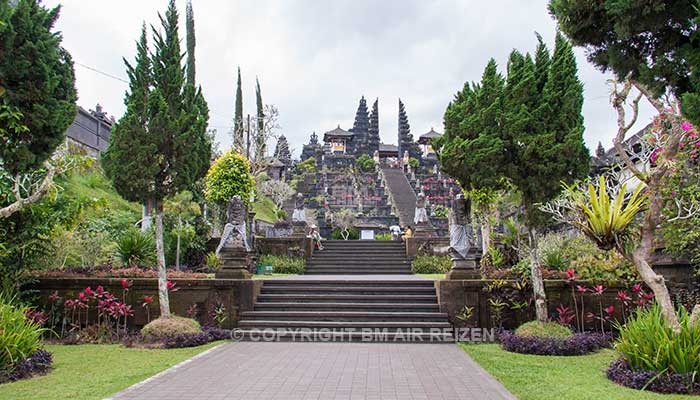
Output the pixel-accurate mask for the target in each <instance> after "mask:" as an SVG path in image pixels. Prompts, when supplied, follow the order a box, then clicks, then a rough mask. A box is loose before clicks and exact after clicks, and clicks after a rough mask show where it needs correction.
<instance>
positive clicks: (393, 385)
mask: <svg viewBox="0 0 700 400" xmlns="http://www.w3.org/2000/svg"><path fill="white" fill-rule="evenodd" d="M113 399H115V400H116V399H151V400H176V399H189V400H194V399H251V400H252V399H256V400H257V399H285V400H295V399H297V400H304V399H321V400H332V399H345V400H354V399H367V400H372V399H376V400H380V399H395V400H399V399H426V400H427V399H474V400H491V399H515V397H514V396H513V395H512V394H510V393H509V392H508V391H506V389H505V388H504V387H503V386H502V385H501V384H500V383H498V382H497V381H496V380H495V379H494V378H493V377H491V376H490V375H489V374H487V373H486V371H484V370H483V369H482V368H481V367H479V366H478V365H477V364H476V363H475V362H474V361H472V360H471V359H470V358H469V357H468V356H467V354H466V353H464V351H462V349H460V348H459V347H458V346H456V345H453V344H393V343H392V344H388V343H254V342H238V343H226V344H224V345H221V346H219V347H216V348H214V349H213V350H211V351H209V352H206V354H203V355H200V356H198V357H195V358H194V359H191V360H189V361H187V362H185V363H184V364H181V365H179V366H176V367H174V368H172V369H170V370H167V371H165V372H163V373H161V374H159V375H156V376H155V377H153V378H150V379H148V380H146V381H144V382H142V383H140V384H137V385H135V386H132V387H131V388H129V389H126V390H124V391H122V392H120V393H117V394H116V395H115V396H114V397H113Z"/></svg>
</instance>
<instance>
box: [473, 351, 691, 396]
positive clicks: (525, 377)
mask: <svg viewBox="0 0 700 400" xmlns="http://www.w3.org/2000/svg"><path fill="white" fill-rule="evenodd" d="M462 348H463V349H464V350H465V351H466V352H467V353H468V354H469V355H470V356H471V357H472V358H473V359H474V361H476V362H477V363H479V365H481V366H482V367H483V368H484V369H485V370H487V371H488V372H489V373H490V374H492V375H493V376H495V377H496V378H497V379H498V380H499V381H500V382H501V383H503V384H504V385H505V387H506V388H507V389H508V390H510V391H511V392H512V393H513V394H515V395H516V396H517V397H518V398H519V399H523V400H562V399H567V400H588V399H591V400H593V399H606V400H640V399H645V400H680V399H696V400H697V399H698V397H697V396H680V395H660V394H656V393H650V392H642V391H638V390H632V389H627V388H624V387H622V386H619V385H617V384H615V383H613V382H611V381H610V380H608V378H607V377H606V376H605V369H606V368H607V367H608V365H609V364H610V362H611V361H613V360H614V359H615V357H617V356H616V354H615V353H614V352H613V351H612V350H604V351H601V352H599V353H596V354H592V355H589V356H580V357H550V356H533V355H525V354H516V353H509V352H506V351H504V350H502V349H501V348H500V346H499V345H497V344H478V345H477V344H474V345H462Z"/></svg>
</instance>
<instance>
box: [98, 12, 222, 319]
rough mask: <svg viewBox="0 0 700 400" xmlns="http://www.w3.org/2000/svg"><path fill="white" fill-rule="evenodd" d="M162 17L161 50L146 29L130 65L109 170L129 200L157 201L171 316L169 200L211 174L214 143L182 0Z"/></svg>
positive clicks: (160, 257) (164, 305)
mask: <svg viewBox="0 0 700 400" xmlns="http://www.w3.org/2000/svg"><path fill="white" fill-rule="evenodd" d="M159 17H160V21H161V26H162V30H163V31H162V32H161V31H158V30H156V29H155V28H154V29H153V38H154V51H153V52H152V53H151V54H149V52H148V48H147V43H146V35H145V30H144V31H142V35H141V40H140V42H139V44H138V46H137V57H136V65H135V66H134V67H133V68H132V67H131V66H130V65H129V64H128V63H127V73H128V74H129V79H130V91H129V92H127V94H126V98H125V102H126V104H127V111H126V113H125V115H124V116H123V117H122V118H121V119H120V121H119V122H118V123H117V126H116V127H115V130H114V133H113V136H112V138H111V142H110V147H109V149H108V150H107V153H106V154H105V156H104V159H103V165H104V167H105V172H106V173H107V175H108V176H109V177H110V179H112V180H113V181H114V183H115V187H116V189H117V191H118V192H119V193H120V194H121V195H122V196H124V197H125V198H126V199H128V200H132V201H140V202H142V203H143V202H149V203H150V204H153V209H154V213H155V234H156V253H157V263H158V294H159V300H160V308H161V310H160V311H161V316H162V317H165V318H167V317H169V316H170V306H169V301H168V290H167V287H166V282H167V279H166V270H165V267H166V264H165V252H164V246H163V199H165V198H166V197H168V196H171V195H174V194H176V193H179V192H181V191H182V190H188V189H191V188H193V187H194V186H195V184H196V182H197V181H198V180H199V179H200V178H202V177H203V176H204V174H205V173H206V171H207V168H208V166H209V159H210V155H211V142H210V139H209V136H208V135H207V132H206V126H207V121H208V118H209V117H208V109H207V106H206V101H205V100H204V97H203V95H202V93H201V89H200V88H195V86H194V85H193V82H190V83H187V81H186V79H185V69H184V68H183V66H182V58H183V54H182V53H181V51H180V39H179V35H178V13H177V9H176V7H175V1H174V0H171V1H170V3H169V6H168V9H167V11H166V12H165V15H164V16H162V15H160V16H159ZM149 56H150V57H149ZM147 83H150V84H147ZM127 178H129V179H127Z"/></svg>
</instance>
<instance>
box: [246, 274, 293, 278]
mask: <svg viewBox="0 0 700 400" xmlns="http://www.w3.org/2000/svg"><path fill="white" fill-rule="evenodd" d="M288 276H296V274H272V275H258V274H255V275H253V279H269V278H285V277H288Z"/></svg>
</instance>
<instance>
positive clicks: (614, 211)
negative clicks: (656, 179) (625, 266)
mask: <svg viewBox="0 0 700 400" xmlns="http://www.w3.org/2000/svg"><path fill="white" fill-rule="evenodd" d="M564 188H565V189H566V191H567V192H568V194H569V195H570V196H571V199H573V201H574V204H575V205H576V208H577V211H578V212H579V213H580V218H579V219H577V220H574V221H572V222H573V224H574V225H576V226H578V227H579V228H580V229H581V230H582V231H583V233H584V234H585V235H586V236H588V237H589V238H590V239H591V240H593V241H594V242H596V244H597V245H598V247H600V248H601V249H603V250H610V249H613V248H615V247H617V248H620V249H622V248H623V247H624V239H625V237H626V236H627V235H629V232H630V231H629V227H630V226H631V224H632V222H633V221H634V217H635V216H636V215H637V214H638V213H640V212H641V211H643V210H644V208H645V207H646V201H647V195H646V194H645V193H642V189H643V185H639V186H637V188H636V189H635V190H634V191H633V192H632V193H631V194H628V193H627V184H626V183H624V184H622V186H621V187H620V190H619V191H614V190H611V189H609V188H608V185H607V183H606V180H605V177H603V176H601V177H600V178H599V181H598V188H597V192H596V187H595V186H594V185H593V184H592V183H589V184H588V191H587V192H586V191H585V190H580V189H578V188H576V187H575V186H568V185H564Z"/></svg>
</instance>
